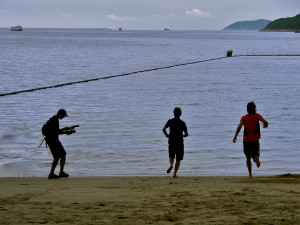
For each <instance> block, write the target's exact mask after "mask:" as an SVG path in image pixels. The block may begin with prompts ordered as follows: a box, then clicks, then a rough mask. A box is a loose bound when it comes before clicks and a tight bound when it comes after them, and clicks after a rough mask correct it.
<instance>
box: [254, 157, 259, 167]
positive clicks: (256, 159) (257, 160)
mask: <svg viewBox="0 0 300 225" xmlns="http://www.w3.org/2000/svg"><path fill="white" fill-rule="evenodd" d="M253 161H254V162H255V163H256V166H257V168H259V167H260V161H259V158H258V157H254V159H253Z"/></svg>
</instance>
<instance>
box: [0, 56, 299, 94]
mask: <svg viewBox="0 0 300 225" xmlns="http://www.w3.org/2000/svg"><path fill="white" fill-rule="evenodd" d="M232 53H233V52H232V50H228V51H227V55H226V56H224V57H218V58H211V59H204V60H199V61H194V62H187V63H181V64H175V65H171V66H163V67H156V68H152V69H145V70H139V71H134V72H129V73H122V74H117V75H112V76H105V77H98V78H92V79H87V80H80V81H74V82H68V83H62V84H57V85H52V86H44V87H37V88H32V89H26V90H19V91H13V92H7V93H0V97H4V96H8V95H16V94H21V93H27V92H34V91H39V90H45V89H50V88H59V87H64V86H69V85H74V84H81V83H88V82H92V81H98V80H106V79H111V78H117V77H124V76H129V75H134V74H138V73H145V72H150V71H155V70H162V69H170V68H173V67H179V66H186V65H192V64H197V63H202V62H208V61H214V60H220V59H225V58H229V57H232ZM234 56H235V57H240V56H300V54H257V55H256V54H254V55H253V54H252V55H234Z"/></svg>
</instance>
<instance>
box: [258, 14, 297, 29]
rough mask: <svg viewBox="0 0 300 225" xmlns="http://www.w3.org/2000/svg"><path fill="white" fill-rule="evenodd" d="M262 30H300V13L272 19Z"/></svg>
mask: <svg viewBox="0 0 300 225" xmlns="http://www.w3.org/2000/svg"><path fill="white" fill-rule="evenodd" d="M261 30H262V31H296V30H300V14H298V15H296V16H294V17H288V18H280V19H277V20H274V21H272V22H271V23H269V24H268V25H267V26H266V27H264V28H263V29H261Z"/></svg>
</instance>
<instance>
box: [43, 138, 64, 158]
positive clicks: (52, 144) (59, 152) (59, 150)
mask: <svg viewBox="0 0 300 225" xmlns="http://www.w3.org/2000/svg"><path fill="white" fill-rule="evenodd" d="M46 143H47V145H48V146H49V148H50V151H51V153H52V155H53V158H54V159H60V158H62V157H64V156H66V155H67V153H66V151H65V149H64V147H63V146H62V144H61V143H60V141H59V140H58V139H57V140H53V139H47V138H46Z"/></svg>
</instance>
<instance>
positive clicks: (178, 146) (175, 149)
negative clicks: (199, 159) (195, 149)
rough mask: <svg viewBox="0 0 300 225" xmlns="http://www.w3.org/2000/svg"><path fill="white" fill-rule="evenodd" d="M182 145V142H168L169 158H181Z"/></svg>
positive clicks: (182, 153)
mask: <svg viewBox="0 0 300 225" xmlns="http://www.w3.org/2000/svg"><path fill="white" fill-rule="evenodd" d="M183 155H184V145H183V143H169V158H172V159H174V158H176V160H178V161H181V160H183Z"/></svg>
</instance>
